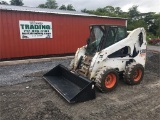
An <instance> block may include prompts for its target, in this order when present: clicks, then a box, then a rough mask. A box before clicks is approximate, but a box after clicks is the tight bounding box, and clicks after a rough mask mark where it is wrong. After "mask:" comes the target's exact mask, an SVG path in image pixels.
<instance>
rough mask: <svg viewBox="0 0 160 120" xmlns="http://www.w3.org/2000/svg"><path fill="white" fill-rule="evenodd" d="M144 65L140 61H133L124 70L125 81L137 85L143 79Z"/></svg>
mask: <svg viewBox="0 0 160 120" xmlns="http://www.w3.org/2000/svg"><path fill="white" fill-rule="evenodd" d="M143 76H144V67H143V66H142V65H141V64H138V63H135V62H134V63H131V64H129V65H128V66H127V67H126V71H125V72H124V81H125V82H126V83H127V84H129V85H137V84H140V82H141V81H142V80H143Z"/></svg>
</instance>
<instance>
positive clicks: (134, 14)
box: [128, 5, 140, 20]
mask: <svg viewBox="0 0 160 120" xmlns="http://www.w3.org/2000/svg"><path fill="white" fill-rule="evenodd" d="M139 13H140V12H139V11H138V6H137V5H134V6H132V7H131V8H129V11H128V14H129V17H130V18H131V20H138V19H139Z"/></svg>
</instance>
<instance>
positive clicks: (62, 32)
mask: <svg viewBox="0 0 160 120" xmlns="http://www.w3.org/2000/svg"><path fill="white" fill-rule="evenodd" d="M20 20H23V21H46V22H51V23H52V35H53V38H36V39H21V37H20V25H19V21H20ZM126 23H127V19H125V18H114V17H102V16H95V15H89V14H85V13H79V12H70V11H60V10H53V9H52V10H50V9H40V8H30V7H17V6H7V5H0V59H6V58H17V57H27V56H40V55H54V54H66V53H74V52H75V51H76V50H77V48H78V47H81V46H83V45H85V44H86V39H87V37H88V36H89V25H91V24H115V25H126Z"/></svg>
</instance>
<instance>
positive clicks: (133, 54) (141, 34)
mask: <svg viewBox="0 0 160 120" xmlns="http://www.w3.org/2000/svg"><path fill="white" fill-rule="evenodd" d="M146 46H147V42H146V33H145V30H144V28H137V29H135V30H133V31H127V30H126V27H125V26H117V25H91V26H90V36H89V38H88V40H87V45H85V46H83V47H81V48H78V50H77V52H76V54H75V57H74V59H73V60H72V62H71V64H70V69H68V68H65V67H64V66H62V65H58V66H56V67H55V68H53V69H52V70H51V71H49V72H48V73H46V74H45V75H44V78H45V80H47V81H48V82H49V83H50V84H51V86H53V87H54V88H55V89H56V90H57V91H58V92H59V93H60V94H61V95H62V96H63V97H64V98H65V99H66V100H67V101H68V102H70V103H73V102H81V101H86V100H90V99H94V98H95V89H94V86H96V87H98V88H99V89H100V90H101V91H102V92H109V91H112V90H113V89H115V87H116V86H117V81H118V80H119V76H122V75H123V79H124V81H125V82H126V83H127V84H130V85H136V84H139V83H140V82H141V81H142V79H143V75H144V67H145V61H146Z"/></svg>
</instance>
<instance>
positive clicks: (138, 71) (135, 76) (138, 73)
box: [133, 68, 142, 82]
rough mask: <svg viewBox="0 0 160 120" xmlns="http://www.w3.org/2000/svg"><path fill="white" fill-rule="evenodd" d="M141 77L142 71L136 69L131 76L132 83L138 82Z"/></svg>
mask: <svg viewBox="0 0 160 120" xmlns="http://www.w3.org/2000/svg"><path fill="white" fill-rule="evenodd" d="M141 77H142V70H141V69H140V68H138V69H136V70H135V72H134V75H133V79H134V81H136V82H137V81H139V80H140V79H141Z"/></svg>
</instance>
